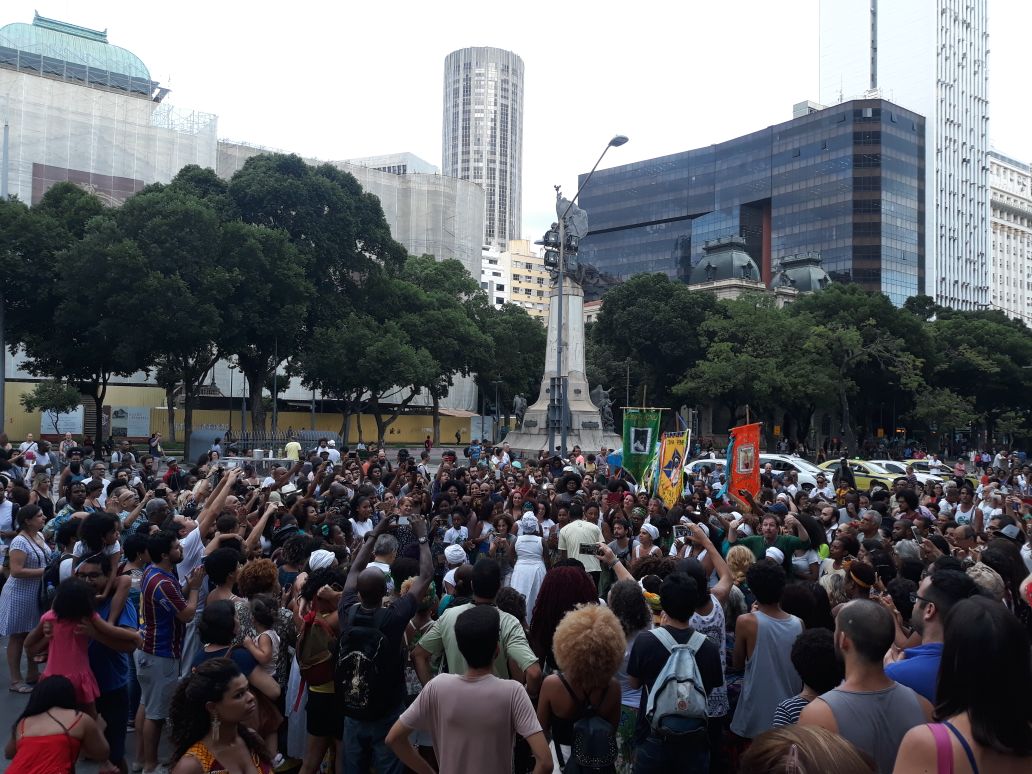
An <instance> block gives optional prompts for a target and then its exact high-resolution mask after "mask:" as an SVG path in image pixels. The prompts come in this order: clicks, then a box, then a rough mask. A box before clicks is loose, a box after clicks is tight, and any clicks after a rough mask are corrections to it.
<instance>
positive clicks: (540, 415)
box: [505, 273, 623, 454]
mask: <svg viewBox="0 0 1032 774" xmlns="http://www.w3.org/2000/svg"><path fill="white" fill-rule="evenodd" d="M563 285H564V287H563V294H562V299H563V330H562V331H561V334H562V337H563V359H562V366H563V372H564V373H563V374H558V373H557V372H556V359H557V358H556V355H557V350H558V346H557V344H558V340H559V335H560V331H559V330H558V326H557V321H558V318H559V315H558V311H559V283H558V281H556V280H553V283H552V289H551V293H550V297H549V310H548V344H547V345H546V347H545V374H544V376H543V377H542V379H541V389H540V391H539V392H538V398H537V400H536V401H535V402H534V403H533V405H531V406H528V407H527V409H526V413H525V414H524V415H523V422H522V424H521V425H520V428H519V429H518V430H514V431H512V432H510V433H509V434H508V435H507V436H505V441H506V443H508V444H509V446H510V447H511V448H512V449H515V450H517V451H521V452H524V453H530V454H537V452H539V451H541V450H543V449H544V450H548V430H549V428H548V410H549V403H550V401H551V385H552V380H553V379H554V378H555V377H557V376H561V375H565V376H566V377H567V396H568V398H567V403H568V412H567V418H566V428H567V440H566V450H567V452H569V451H570V450H571V449H573V447H574V446H580V448H581V450H582V451H583V452H584V453H585V454H587V453H589V452H593V453H597V452H598V450H599V449H600V448H602V447H603V446H605V447H606V448H607V449H618V448H620V447H621V445H622V443H623V442H622V440H621V438H620V436H619V435H617V434H616V433H615V432H613V427H612V409H611V408H610V409H609V412H608V416H607V417H606V421H605V423H604V422H603V414H602V410H601V407H600V406H597V405H595V403H594V402H593V401H592V399H591V394H590V393H589V390H588V378H587V375H586V374H585V371H584V368H585V367H584V289H583V288H582V287H581V285H580V282H579V281H578V274H577V273H572V274H571V273H567V274H566V276H565V279H564V283H563ZM605 400H606V401H608V394H606V399H605ZM605 408H609V406H605ZM607 425H608V427H607ZM554 445H555V446H558V445H559V433H558V432H556V433H555V441H554ZM549 451H550V452H552V453H554V452H555V449H554V448H553V449H551V450H549Z"/></svg>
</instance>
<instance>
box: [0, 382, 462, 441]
mask: <svg viewBox="0 0 1032 774" xmlns="http://www.w3.org/2000/svg"><path fill="white" fill-rule="evenodd" d="M34 386H35V384H34V383H32V382H10V381H9V382H7V393H6V400H5V410H4V416H5V417H6V426H5V432H6V433H7V436H8V437H9V438H10V439H11V440H19V439H22V438H24V437H25V434H26V433H32V434H33V435H36V436H39V435H40V417H39V412H32V413H28V412H26V411H25V409H24V408H23V407H22V405H21V403H20V402H19V398H20V397H21V396H22V395H23V394H25V393H27V392H31V391H32V389H33V387H34ZM164 402H165V393H164V391H163V390H162V389H160V388H158V387H109V388H108V392H107V397H106V398H105V399H104V404H105V405H107V406H150V407H151V410H150V430H151V432H152V433H161V434H162V435H163V436H165V438H166V439H167V438H168V437H169V432H168V412H167V411H166V410H165V409H164V407H163V404H164ZM84 410H85V412H86V416H87V417H88V416H89V415H90V413H91V412H92V410H93V406H92V404H89V405H84ZM228 414H229V412H228V411H225V410H220V411H208V410H204V411H201V410H195V411H194V413H193V426H194V429H195V430H200V429H205V428H210V429H219V430H225V429H226V427H227V420H228ZM266 425H267V427H269V428H271V427H272V414H271V412H267V413H266ZM278 425H279V429H280V430H283V431H285V430H287V429H288V428H293V429H294V430H309V429H311V427H312V415H311V414H310V413H309V412H307V411H281V412H280V413H279V422H278ZM340 425H341V415H340V414H336V413H333V414H331V413H326V414H320V413H319V412H316V415H315V426H316V429H317V430H325V431H326V432H328V433H337V432H339V431H340ZM250 426H251V425H250V417H248V429H250ZM176 427H177V429H178V430H179V432H178V433H177V435H176V437H177V438H178V439H180V440H182V427H183V411H182V410H181V409H178V410H177V411H176ZM232 429H233V431H234V432H236V433H239V432H240V408H239V406H237V410H236V411H234V412H233V419H232ZM350 429H351V435H350V441H351V443H352V444H355V443H357V442H358V418H357V417H351V421H350ZM460 429H461V430H462V442H463V443H468V442H469V440H470V420H469V418H468V417H462V418H459V417H446V416H442V417H441V443H442V444H443V445H448V444H451V445H453V446H454V445H455V431H456V430H460ZM44 435H45V436H53V433H52V432H51V433H44ZM428 435H433V418H432V417H431V416H430V415H429V414H427V415H407V414H406V415H402V416H400V417H398V419H397V420H396V421H395V422H394V423H393V424H392V425H391V426H390V427H389V428H387V438H386V441H387V443H393V444H409V445H416V446H422V444H423V439H425V438H426V437H427V436H428ZM362 436H363V438H364V439H365V441H366V443H368V442H370V441H375V440H376V420H375V419H373V417H372V415H368V414H367V415H363V417H362Z"/></svg>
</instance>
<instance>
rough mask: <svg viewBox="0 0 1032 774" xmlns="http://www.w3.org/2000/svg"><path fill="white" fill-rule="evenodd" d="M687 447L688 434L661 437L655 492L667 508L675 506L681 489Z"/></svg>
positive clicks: (669, 434)
mask: <svg viewBox="0 0 1032 774" xmlns="http://www.w3.org/2000/svg"><path fill="white" fill-rule="evenodd" d="M687 446H688V433H668V434H667V435H665V436H663V445H662V446H661V448H660V450H659V486H658V487H657V492H658V494H659V499H660V500H662V501H663V502H664V503H665V504H666V507H667V508H673V507H674V505H676V504H677V498H679V497H680V496H681V491H682V489H683V483H682V481H683V479H682V478H681V474H682V471H683V470H684V455H685V449H686V448H687Z"/></svg>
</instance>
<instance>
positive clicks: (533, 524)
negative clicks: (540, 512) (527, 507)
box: [520, 515, 538, 535]
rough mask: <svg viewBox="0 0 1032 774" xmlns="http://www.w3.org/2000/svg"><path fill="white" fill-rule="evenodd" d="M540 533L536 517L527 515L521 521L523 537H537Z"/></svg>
mask: <svg viewBox="0 0 1032 774" xmlns="http://www.w3.org/2000/svg"><path fill="white" fill-rule="evenodd" d="M537 531H538V520H537V517H536V516H532V515H527V516H524V517H523V518H522V519H520V534H521V535H536V534H537Z"/></svg>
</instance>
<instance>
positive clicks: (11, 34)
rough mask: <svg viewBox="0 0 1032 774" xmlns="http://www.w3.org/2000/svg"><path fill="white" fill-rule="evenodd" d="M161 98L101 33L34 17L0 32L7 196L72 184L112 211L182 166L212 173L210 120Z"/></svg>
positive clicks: (25, 196)
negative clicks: (7, 144) (196, 166)
mask: <svg viewBox="0 0 1032 774" xmlns="http://www.w3.org/2000/svg"><path fill="white" fill-rule="evenodd" d="M167 94H168V89H165V88H163V87H162V86H161V85H160V84H158V82H157V81H155V80H153V79H152V78H151V76H150V71H149V70H148V69H147V66H146V65H145V64H144V63H143V62H142V61H141V60H140V59H139V57H137V56H136V55H135V54H133V53H132V52H130V51H127V50H126V49H124V48H119V47H118V46H113V45H111V44H110V43H109V42H108V39H107V32H106V31H98V30H90V29H86V28H85V27H78V26H76V25H73V24H67V23H65V22H60V21H55V20H53V19H46V18H44V17H42V16H39V15H38V14H37V15H36V17H35V18H34V19H33V20H32V23H31V24H23V23H15V24H8V25H6V26H4V27H2V28H0V120H3V121H4V122H6V123H7V124H8V126H9V132H10V147H9V160H8V176H9V177H8V192H9V193H10V194H11V195H14V196H17V197H18V198H19V199H21V200H22V201H24V202H27V203H35V202H38V201H39V199H40V198H41V197H42V196H43V194H44V193H45V192H46V191H47V189H48V188H50V187H51V186H52V185H54V183H57V182H61V181H65V180H68V181H71V182H74V183H78V184H80V185H82V186H83V187H84V188H86V189H87V190H90V191H93V192H94V193H96V194H97V195H98V196H100V197H101V199H103V200H104V201H106V202H107V203H109V204H118V203H121V202H123V201H125V199H126V198H128V197H129V196H131V195H132V194H133V193H135V192H136V191H138V190H140V189H141V188H143V187H144V186H145V185H147V184H148V183H154V182H168V181H169V180H171V179H172V178H173V177H174V176H175V174H176V172H178V171H179V170H180V169H182V168H183V167H184V166H186V165H187V164H199V165H200V166H202V167H212V168H214V167H215V162H216V154H217V142H218V138H217V133H216V124H217V121H216V117H215V116H214V115H213V114H210V113H200V112H194V111H184V110H180V109H177V108H175V107H173V106H172V105H171V104H169V103H167V102H164V101H163V100H164V98H165V96H166V95H167Z"/></svg>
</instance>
